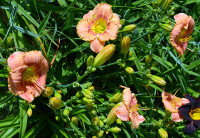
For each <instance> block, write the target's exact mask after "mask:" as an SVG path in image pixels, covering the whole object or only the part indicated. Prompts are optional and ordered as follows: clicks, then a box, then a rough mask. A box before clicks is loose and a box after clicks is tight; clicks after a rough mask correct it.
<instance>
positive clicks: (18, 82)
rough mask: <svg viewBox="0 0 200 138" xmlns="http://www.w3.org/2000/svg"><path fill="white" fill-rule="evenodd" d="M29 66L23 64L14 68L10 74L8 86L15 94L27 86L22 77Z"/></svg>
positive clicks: (21, 91)
mask: <svg viewBox="0 0 200 138" xmlns="http://www.w3.org/2000/svg"><path fill="white" fill-rule="evenodd" d="M27 67H28V66H21V67H18V68H16V69H15V70H12V71H11V72H10V73H9V76H8V88H9V90H10V91H11V92H12V93H13V94H14V95H19V94H21V93H23V92H24V91H25V90H26V88H25V87H24V86H23V82H22V78H23V72H24V71H25V70H26V69H27Z"/></svg>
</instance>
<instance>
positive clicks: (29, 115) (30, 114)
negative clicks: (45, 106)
mask: <svg viewBox="0 0 200 138" xmlns="http://www.w3.org/2000/svg"><path fill="white" fill-rule="evenodd" d="M32 113H33V111H32V108H31V107H29V108H28V111H27V115H28V117H31V116H32Z"/></svg>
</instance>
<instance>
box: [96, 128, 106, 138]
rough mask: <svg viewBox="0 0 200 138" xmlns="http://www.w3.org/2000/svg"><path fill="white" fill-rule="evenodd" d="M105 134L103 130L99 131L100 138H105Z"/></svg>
mask: <svg viewBox="0 0 200 138" xmlns="http://www.w3.org/2000/svg"><path fill="white" fill-rule="evenodd" d="M103 133H104V131H103V130H99V132H98V133H97V136H98V138H101V137H103Z"/></svg>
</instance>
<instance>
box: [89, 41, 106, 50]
mask: <svg viewBox="0 0 200 138" xmlns="http://www.w3.org/2000/svg"><path fill="white" fill-rule="evenodd" d="M104 45H105V42H104V41H99V40H98V39H97V38H96V39H94V40H93V41H90V48H91V50H92V51H94V52H95V53H98V52H99V51H101V49H102V48H103V47H104Z"/></svg>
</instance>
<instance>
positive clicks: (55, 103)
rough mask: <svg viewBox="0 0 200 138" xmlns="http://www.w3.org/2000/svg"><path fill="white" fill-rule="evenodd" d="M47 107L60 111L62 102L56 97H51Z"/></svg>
mask: <svg viewBox="0 0 200 138" xmlns="http://www.w3.org/2000/svg"><path fill="white" fill-rule="evenodd" d="M49 105H50V106H51V108H53V109H60V108H61V107H63V101H62V100H61V99H59V98H58V97H52V98H51V99H50V100H49Z"/></svg>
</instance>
